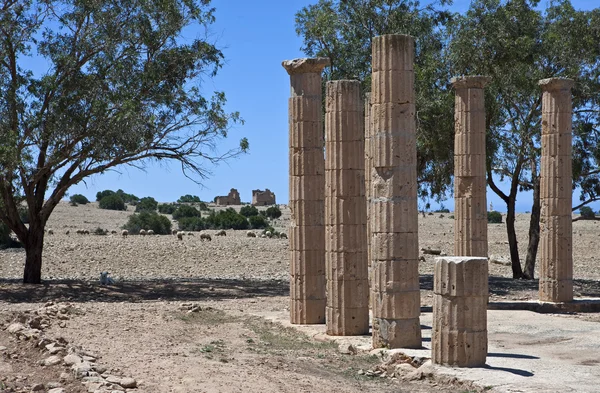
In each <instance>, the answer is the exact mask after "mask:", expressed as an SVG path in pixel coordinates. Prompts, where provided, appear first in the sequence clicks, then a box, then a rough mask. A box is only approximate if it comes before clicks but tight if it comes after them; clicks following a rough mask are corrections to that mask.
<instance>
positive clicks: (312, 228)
mask: <svg viewBox="0 0 600 393" xmlns="http://www.w3.org/2000/svg"><path fill="white" fill-rule="evenodd" d="M327 65H329V59H328V58H315V59H296V60H290V61H284V62H283V67H284V68H285V69H286V71H287V72H288V74H289V75H290V82H291V97H290V99H289V124H290V132H289V133H290V196H289V204H290V210H291V223H290V321H291V323H293V324H315V323H325V304H326V297H325V226H324V213H325V202H324V199H325V158H324V155H323V121H322V109H321V96H322V94H321V72H322V70H323V68H324V67H326V66H327Z"/></svg>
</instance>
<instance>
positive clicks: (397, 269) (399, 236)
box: [370, 35, 421, 348]
mask: <svg viewBox="0 0 600 393" xmlns="http://www.w3.org/2000/svg"><path fill="white" fill-rule="evenodd" d="M372 45H373V47H372V50H373V56H372V59H373V60H372V61H373V64H372V68H373V75H372V88H371V100H372V106H371V116H372V117H373V120H372V125H373V129H372V133H371V137H372V139H371V156H372V159H373V172H372V174H371V184H372V186H371V188H372V192H373V194H372V196H371V206H370V215H371V229H372V236H373V238H372V242H371V252H372V254H373V261H372V265H371V275H372V291H371V296H372V306H373V346H374V347H376V348H377V347H389V348H420V347H421V326H420V323H419V314H420V293H419V261H418V257H419V255H418V249H419V248H418V247H419V246H418V241H419V239H418V223H417V219H418V218H417V145H416V121H415V89H414V78H415V77H414V71H413V62H414V51H415V43H414V39H413V37H411V36H407V35H384V36H379V37H375V38H373V43H372Z"/></svg>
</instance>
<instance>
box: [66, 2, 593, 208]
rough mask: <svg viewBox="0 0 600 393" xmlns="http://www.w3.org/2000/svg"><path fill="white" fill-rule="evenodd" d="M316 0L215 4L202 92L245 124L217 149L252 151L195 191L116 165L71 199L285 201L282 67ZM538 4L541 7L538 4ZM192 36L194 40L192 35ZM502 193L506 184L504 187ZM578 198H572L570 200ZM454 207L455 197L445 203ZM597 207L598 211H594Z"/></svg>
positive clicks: (170, 171) (174, 176) (294, 52)
mask: <svg viewBox="0 0 600 393" xmlns="http://www.w3.org/2000/svg"><path fill="white" fill-rule="evenodd" d="M316 2H317V0H310V1H309V0H255V1H248V0H213V2H212V5H213V6H214V7H216V9H217V13H216V23H215V24H214V25H212V27H211V39H212V40H214V41H215V42H216V43H217V45H218V46H219V47H220V48H222V50H223V52H224V54H225V58H226V64H225V66H224V67H223V69H221V70H220V72H219V75H218V76H217V77H216V78H215V79H213V80H212V81H208V82H207V83H206V85H205V86H206V88H207V89H211V90H220V91H224V92H225V93H226V96H227V100H228V109H229V110H230V111H239V112H240V113H241V116H242V118H243V119H244V120H245V124H244V125H240V126H236V127H235V128H233V129H232V130H231V132H230V134H229V137H228V138H227V140H225V141H224V142H223V144H222V148H221V149H222V151H225V150H227V149H229V148H235V147H236V146H237V145H238V143H239V140H240V138H242V137H247V138H248V139H249V141H250V151H249V153H248V154H245V155H242V156H240V157H239V158H237V159H234V160H231V161H229V162H227V163H223V164H221V165H219V166H217V167H210V168H208V169H210V171H211V172H212V175H211V176H210V178H208V179H206V180H204V181H203V186H202V187H201V186H198V185H197V184H195V183H194V182H192V181H191V180H189V179H188V178H186V177H185V176H184V175H183V174H182V173H181V171H180V167H179V165H177V163H175V162H173V163H170V164H167V165H166V164H163V163H161V164H160V165H154V164H149V165H148V167H147V169H146V171H145V172H144V171H141V170H138V169H135V168H131V167H119V168H117V170H118V171H119V172H120V173H116V172H112V173H110V172H109V173H106V174H103V175H97V176H94V177H91V178H88V179H86V182H85V183H83V182H82V183H80V184H78V185H76V186H73V187H72V188H71V189H70V190H69V194H71V195H72V194H84V195H86V196H87V197H88V198H89V199H90V200H93V199H95V194H96V192H98V191H101V190H105V189H112V190H117V189H119V188H121V189H123V190H124V191H126V192H128V193H132V194H135V195H137V196H138V197H144V196H152V197H154V198H155V199H157V200H158V201H161V202H169V201H175V200H177V198H179V197H180V196H181V195H184V194H193V195H198V196H200V198H201V199H202V200H212V199H213V198H214V196H216V195H226V194H227V193H228V192H229V189H230V188H237V189H238V190H239V192H240V196H241V199H242V201H246V202H249V201H251V199H252V197H251V196H252V190H253V189H257V188H259V189H265V188H269V189H270V190H271V191H273V192H274V193H275V194H276V196H277V202H278V203H287V200H288V109H287V100H288V97H289V77H288V75H287V73H286V72H285V70H284V69H283V67H281V62H282V61H283V60H287V59H293V58H296V57H303V54H302V52H301V51H300V47H301V46H302V40H301V38H300V37H298V36H297V35H296V32H295V29H294V15H295V13H296V12H297V11H298V10H300V9H301V8H302V7H304V6H307V5H310V4H315V3H316ZM572 2H573V4H574V5H575V7H576V8H580V9H591V8H593V7H598V6H599V5H600V4H599V3H598V0H572ZM468 5H469V1H465V0H458V1H455V2H454V5H453V6H452V8H451V9H452V10H453V11H457V12H464V11H465V10H466V9H467V8H468ZM543 5H544V2H542V6H543ZM190 38H193V37H190ZM504 188H505V189H506V188H507V187H504ZM576 200H577V196H576V195H574V202H576ZM489 202H491V203H492V204H493V205H494V208H495V209H496V210H499V211H505V210H506V207H505V205H504V203H503V202H502V201H501V200H500V199H499V198H498V197H497V196H496V195H495V194H494V193H493V192H491V191H489V190H488V203H489ZM444 204H445V206H446V207H448V208H449V209H450V210H453V207H454V206H453V205H454V203H453V200H452V199H448V200H447V201H445V202H444ZM530 208H531V195H530V194H520V195H519V198H518V202H517V210H518V211H527V210H529V209H530ZM594 209H595V210H597V207H594Z"/></svg>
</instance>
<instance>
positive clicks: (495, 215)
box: [488, 210, 502, 224]
mask: <svg viewBox="0 0 600 393" xmlns="http://www.w3.org/2000/svg"><path fill="white" fill-rule="evenodd" d="M488 222H489V223H490V224H502V214H500V212H497V211H495V210H494V211H491V212H488Z"/></svg>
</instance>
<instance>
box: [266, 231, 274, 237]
mask: <svg viewBox="0 0 600 393" xmlns="http://www.w3.org/2000/svg"><path fill="white" fill-rule="evenodd" d="M265 236H266V237H271V236H273V234H272V233H271V231H266V232H265Z"/></svg>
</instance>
